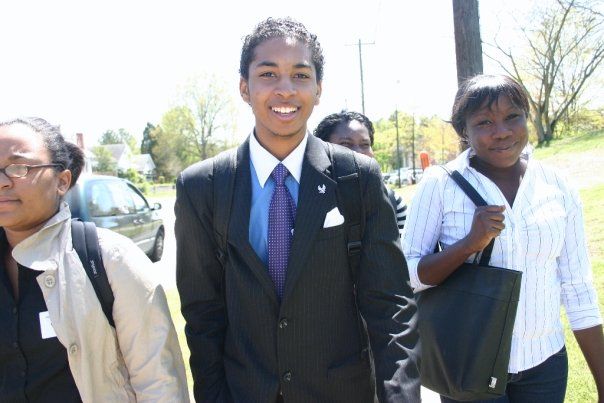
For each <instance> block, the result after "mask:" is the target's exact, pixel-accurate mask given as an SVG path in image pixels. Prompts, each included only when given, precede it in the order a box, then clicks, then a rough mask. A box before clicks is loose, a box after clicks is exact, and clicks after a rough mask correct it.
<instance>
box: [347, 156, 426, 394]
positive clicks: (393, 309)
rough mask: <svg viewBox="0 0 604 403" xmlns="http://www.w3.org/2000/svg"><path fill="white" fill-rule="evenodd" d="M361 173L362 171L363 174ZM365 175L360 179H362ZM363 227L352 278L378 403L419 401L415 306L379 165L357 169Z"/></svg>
mask: <svg viewBox="0 0 604 403" xmlns="http://www.w3.org/2000/svg"><path fill="white" fill-rule="evenodd" d="M363 174H364V175H363ZM363 176H365V178H363ZM361 184H362V186H363V187H364V189H363V198H364V200H363V205H364V208H365V229H364V233H363V248H362V254H361V265H360V269H359V276H358V282H357V289H358V304H359V309H360V311H361V315H362V316H363V319H364V320H365V321H366V323H367V330H368V332H369V342H370V345H371V350H372V353H373V357H374V362H375V375H376V387H377V394H378V398H379V400H380V401H381V402H419V401H420V379H419V338H418V333H417V306H416V304H415V299H414V296H413V292H412V290H411V287H410V284H409V274H408V272H407V265H406V262H405V258H404V257H403V253H402V251H401V247H400V242H399V233H398V228H397V225H396V219H395V216H394V214H393V210H392V208H391V207H390V205H389V203H390V201H389V199H388V195H387V192H386V189H385V187H384V185H383V183H382V181H381V180H380V172H379V167H378V166H377V163H376V162H375V161H373V160H372V161H371V162H370V166H369V170H362V171H361Z"/></svg>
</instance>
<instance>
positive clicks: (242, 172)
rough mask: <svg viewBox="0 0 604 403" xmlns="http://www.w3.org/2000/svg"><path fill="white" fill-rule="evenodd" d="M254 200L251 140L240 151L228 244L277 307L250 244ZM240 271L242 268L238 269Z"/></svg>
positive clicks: (238, 151)
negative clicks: (251, 212) (251, 211)
mask: <svg viewBox="0 0 604 403" xmlns="http://www.w3.org/2000/svg"><path fill="white" fill-rule="evenodd" d="M251 200H252V179H251V173H250V150H249V139H248V140H246V141H245V142H244V143H243V144H242V145H241V146H239V148H238V149H237V171H236V177H235V188H234V195H233V209H232V211H231V221H230V224H229V236H228V242H229V243H230V244H231V245H232V246H233V249H234V251H236V253H237V254H239V255H240V256H241V258H242V259H243V260H244V263H245V265H246V266H247V267H249V268H250V270H251V271H252V272H253V273H254V275H255V276H256V277H257V278H258V281H259V282H260V284H261V285H262V287H263V288H264V289H265V291H266V293H267V294H268V295H270V296H271V299H273V300H274V302H275V303H276V304H277V303H278V300H277V294H276V292H275V286H274V284H273V281H272V280H271V278H270V276H269V274H268V271H267V269H266V267H265V266H264V264H263V263H262V261H261V260H260V258H259V257H258V255H257V254H256V252H255V251H254V248H252V245H251V244H250V242H249V224H250V208H251ZM236 269H237V270H240V269H241V268H239V267H236Z"/></svg>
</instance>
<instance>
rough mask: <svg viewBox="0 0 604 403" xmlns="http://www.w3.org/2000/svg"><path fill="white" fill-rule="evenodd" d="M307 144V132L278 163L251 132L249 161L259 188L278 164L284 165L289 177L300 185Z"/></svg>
mask: <svg viewBox="0 0 604 403" xmlns="http://www.w3.org/2000/svg"><path fill="white" fill-rule="evenodd" d="M307 142H308V132H307V133H306V134H305V135H304V138H303V139H302V141H301V142H300V144H298V146H297V147H296V148H294V149H293V150H292V152H291V153H289V155H288V156H287V157H285V159H283V161H279V160H278V159H277V158H276V157H275V156H274V155H273V154H271V153H270V152H269V151H268V150H267V149H266V148H264V147H262V145H261V144H260V143H259V142H258V140H257V139H256V136H255V135H254V132H252V134H250V159H251V160H252V164H253V165H254V169H255V170H256V176H257V177H258V182H260V187H262V188H263V187H264V185H265V184H266V181H267V180H268V178H269V176H270V175H271V173H272V172H273V170H274V169H275V167H276V166H277V165H278V164H279V163H282V164H283V165H285V167H286V168H287V170H288V171H289V173H290V174H291V176H293V178H294V179H295V180H296V182H298V183H300V176H301V175H302V161H303V160H304V151H305V150H306V143H307Z"/></svg>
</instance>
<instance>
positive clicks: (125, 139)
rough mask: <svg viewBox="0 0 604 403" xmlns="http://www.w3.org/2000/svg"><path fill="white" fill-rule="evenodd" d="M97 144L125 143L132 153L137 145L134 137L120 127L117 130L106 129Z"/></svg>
mask: <svg viewBox="0 0 604 403" xmlns="http://www.w3.org/2000/svg"><path fill="white" fill-rule="evenodd" d="M99 144H101V145H107V144H126V145H128V147H130V151H132V152H133V153H137V152H138V147H137V146H136V139H135V138H134V137H133V136H132V135H131V134H130V133H128V132H127V131H126V130H125V129H121V128H120V129H118V131H117V132H115V131H113V130H107V131H106V132H105V133H103V135H102V136H101V138H100V140H99Z"/></svg>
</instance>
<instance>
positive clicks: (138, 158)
mask: <svg viewBox="0 0 604 403" xmlns="http://www.w3.org/2000/svg"><path fill="white" fill-rule="evenodd" d="M132 165H133V167H134V169H136V170H137V171H138V172H142V171H146V170H148V169H149V168H150V169H155V163H154V162H153V158H151V154H138V155H133V156H132Z"/></svg>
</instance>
